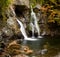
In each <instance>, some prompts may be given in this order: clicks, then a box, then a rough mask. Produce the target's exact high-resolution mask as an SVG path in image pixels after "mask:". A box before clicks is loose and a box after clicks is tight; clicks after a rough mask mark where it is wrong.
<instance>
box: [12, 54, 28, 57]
mask: <svg viewBox="0 0 60 57" xmlns="http://www.w3.org/2000/svg"><path fill="white" fill-rule="evenodd" d="M13 57H29V56H27V55H25V54H19V55H16V56H13Z"/></svg>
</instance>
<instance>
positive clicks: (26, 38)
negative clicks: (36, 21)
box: [16, 19, 38, 41]
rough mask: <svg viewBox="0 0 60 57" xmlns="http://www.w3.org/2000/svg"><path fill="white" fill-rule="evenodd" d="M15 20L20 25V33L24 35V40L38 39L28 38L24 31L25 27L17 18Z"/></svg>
mask: <svg viewBox="0 0 60 57" xmlns="http://www.w3.org/2000/svg"><path fill="white" fill-rule="evenodd" d="M16 20H17V22H18V23H19V25H20V26H21V27H20V30H21V33H22V35H23V36H24V40H29V41H36V40H38V39H32V38H29V37H28V36H27V34H26V31H25V28H24V26H23V24H22V22H21V21H19V20H18V19H16Z"/></svg>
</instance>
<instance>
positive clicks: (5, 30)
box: [2, 26, 13, 37]
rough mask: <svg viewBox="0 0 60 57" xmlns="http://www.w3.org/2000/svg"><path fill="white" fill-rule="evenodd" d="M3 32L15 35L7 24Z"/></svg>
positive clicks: (6, 34)
mask: <svg viewBox="0 0 60 57" xmlns="http://www.w3.org/2000/svg"><path fill="white" fill-rule="evenodd" d="M2 32H3V33H4V34H5V36H10V37H11V36H13V31H12V30H11V29H9V28H8V27H7V26H6V27H4V28H3V29H2Z"/></svg>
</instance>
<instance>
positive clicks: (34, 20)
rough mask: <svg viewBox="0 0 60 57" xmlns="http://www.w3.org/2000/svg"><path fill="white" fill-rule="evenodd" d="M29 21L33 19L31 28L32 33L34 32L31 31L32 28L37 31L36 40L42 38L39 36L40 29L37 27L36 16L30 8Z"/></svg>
mask: <svg viewBox="0 0 60 57" xmlns="http://www.w3.org/2000/svg"><path fill="white" fill-rule="evenodd" d="M31 19H33V20H32V24H33V25H34V27H33V26H32V33H33V32H34V31H33V28H36V30H37V32H38V38H42V37H41V36H40V28H39V26H38V20H37V17H36V14H35V13H34V11H33V9H32V7H31ZM32 36H34V33H33V34H32Z"/></svg>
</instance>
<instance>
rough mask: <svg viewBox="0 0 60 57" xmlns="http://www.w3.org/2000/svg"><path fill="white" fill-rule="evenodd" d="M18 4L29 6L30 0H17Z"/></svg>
mask: <svg viewBox="0 0 60 57" xmlns="http://www.w3.org/2000/svg"><path fill="white" fill-rule="evenodd" d="M14 4H16V5H26V6H27V7H28V8H29V0H15V2H14Z"/></svg>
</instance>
